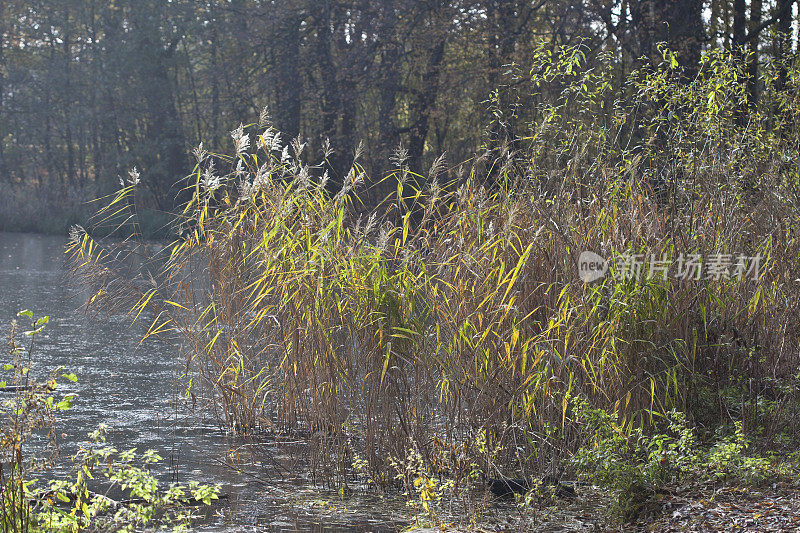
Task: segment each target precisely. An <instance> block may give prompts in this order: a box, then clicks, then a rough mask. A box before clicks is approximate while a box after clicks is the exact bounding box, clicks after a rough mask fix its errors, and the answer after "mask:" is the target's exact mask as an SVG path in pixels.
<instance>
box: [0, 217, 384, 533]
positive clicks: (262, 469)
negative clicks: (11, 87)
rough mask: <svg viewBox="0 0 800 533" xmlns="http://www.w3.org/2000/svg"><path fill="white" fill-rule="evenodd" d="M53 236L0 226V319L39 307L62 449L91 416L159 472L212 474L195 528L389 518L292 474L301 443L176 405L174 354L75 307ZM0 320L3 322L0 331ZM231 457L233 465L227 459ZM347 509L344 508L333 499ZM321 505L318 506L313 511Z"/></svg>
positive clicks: (371, 503) (312, 527) (43, 366)
mask: <svg viewBox="0 0 800 533" xmlns="http://www.w3.org/2000/svg"><path fill="white" fill-rule="evenodd" d="M64 242H65V241H64V239H62V238H58V237H47V236H40V235H29V234H14V233H2V232H0V324H2V326H3V328H5V327H6V326H7V324H9V323H10V321H11V320H12V319H13V318H15V316H16V313H17V312H18V311H19V310H21V309H30V310H31V311H33V313H34V315H35V316H42V315H49V316H50V324H49V325H48V327H47V329H46V330H45V331H44V333H43V335H42V336H41V337H40V338H39V340H38V341H37V343H38V348H37V351H36V356H35V359H34V360H35V365H36V366H35V367H34V373H38V374H39V376H42V375H46V374H47V373H48V372H49V371H50V369H52V368H55V367H58V366H64V367H65V368H66V369H67V370H68V371H69V372H74V373H75V374H76V375H77V376H78V378H79V380H78V382H77V383H75V384H70V385H69V387H70V388H71V389H70V392H74V393H75V394H76V395H77V398H76V401H75V402H74V403H73V408H72V409H70V410H69V411H67V412H65V413H63V414H62V415H61V416H60V420H59V425H58V430H59V433H60V434H61V442H60V448H61V450H62V455H65V456H66V455H68V454H71V453H73V452H74V449H75V446H76V443H78V442H81V441H83V440H85V438H86V434H87V433H88V432H89V431H92V430H94V429H96V428H97V426H98V425H99V424H101V423H105V424H107V425H108V426H109V428H110V431H109V440H110V441H111V442H112V444H113V445H114V446H115V447H117V448H118V449H129V448H133V447H138V448H139V449H140V451H141V450H144V449H146V448H153V449H155V450H157V451H158V452H159V453H160V454H161V455H162V456H163V457H165V458H167V459H168V461H167V463H169V464H170V465H171V467H170V468H169V469H167V468H165V471H164V472H162V477H164V478H165V479H169V478H170V477H171V478H173V479H175V478H176V477H177V480H178V481H181V482H186V481H189V480H197V481H201V482H213V483H221V484H222V485H223V489H222V492H223V494H226V495H227V496H228V499H227V500H225V501H224V502H221V503H220V504H219V505H217V506H216V508H215V510H214V515H213V516H212V517H211V518H210V519H209V520H207V521H206V522H205V523H204V524H202V525H201V526H199V527H198V529H197V530H198V531H275V532H292V531H298V532H300V531H305V532H317V533H321V532H330V533H334V532H367V531H372V532H384V531H395V530H397V529H398V527H399V526H398V523H397V522H393V521H392V518H393V515H392V514H391V513H390V512H388V511H386V510H385V508H386V507H387V504H386V503H385V502H384V501H383V500H380V499H377V498H373V499H370V498H369V497H363V498H362V499H360V500H357V501H353V500H350V501H347V502H337V498H336V495H335V493H326V492H324V491H320V490H317V489H316V488H314V487H313V486H312V485H311V484H310V483H308V480H307V478H306V477H305V476H304V475H303V473H302V472H303V468H302V464H298V461H299V458H300V457H302V450H301V449H298V448H297V446H298V445H286V444H281V443H279V442H270V443H257V445H254V443H248V442H245V441H242V440H241V439H231V438H229V437H227V436H226V435H225V433H224V432H223V431H221V430H220V429H219V428H218V427H217V426H216V425H214V423H213V421H212V420H211V419H205V420H204V419H203V418H202V416H198V415H191V416H189V414H188V413H187V412H186V410H185V409H184V408H183V407H182V406H183V403H182V401H180V400H181V394H180V393H181V387H180V386H179V383H180V381H181V380H180V379H179V376H180V372H181V362H180V360H179V357H178V356H177V355H176V352H175V350H174V349H173V348H172V347H170V346H169V345H167V344H165V343H161V342H158V341H148V342H145V343H143V344H141V345H140V344H139V340H140V338H141V335H142V333H143V331H142V328H141V327H140V326H134V327H131V326H130V320H129V319H128V318H126V317H120V316H112V317H102V316H101V317H94V318H88V317H85V316H84V315H83V313H82V310H81V306H82V303H83V302H84V301H85V295H82V294H80V293H78V292H77V291H76V290H75V289H74V288H71V287H70V286H69V283H68V282H67V278H66V275H65V272H64V269H63V266H62V265H63V259H64V254H63V247H64ZM4 334H5V331H3V335H4ZM232 456H233V457H235V458H236V459H237V465H238V467H239V468H238V471H237V470H236V469H234V468H231V467H230V465H229V463H230V461H231V457H232ZM343 508H347V509H355V511H350V512H347V513H344V512H341V509H343ZM321 517H325V518H321Z"/></svg>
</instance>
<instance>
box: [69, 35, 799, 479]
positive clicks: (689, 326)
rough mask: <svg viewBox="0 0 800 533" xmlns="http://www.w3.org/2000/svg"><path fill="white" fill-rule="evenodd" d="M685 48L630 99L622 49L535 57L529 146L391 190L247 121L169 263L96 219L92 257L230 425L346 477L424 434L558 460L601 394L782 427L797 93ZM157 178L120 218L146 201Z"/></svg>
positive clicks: (626, 402) (404, 453)
mask: <svg viewBox="0 0 800 533" xmlns="http://www.w3.org/2000/svg"><path fill="white" fill-rule="evenodd" d="M559 54H560V55H559ZM554 58H555V59H554ZM665 58H667V61H666V62H665V64H664V65H662V66H661V67H659V68H656V69H652V70H648V71H646V70H642V71H638V72H634V73H633V74H632V75H631V76H630V77H629V82H628V84H627V85H626V86H625V91H624V92H623V94H614V93H613V92H612V88H611V85H610V84H608V83H606V81H607V79H606V78H607V77H608V76H610V75H611V73H612V72H613V69H614V64H613V61H612V60H611V59H610V58H601V60H600V64H599V66H595V67H594V68H588V67H587V66H586V62H585V58H583V57H582V56H581V53H580V50H577V49H564V50H560V51H559V52H558V54H555V55H549V56H548V55H542V57H541V58H540V59H539V62H540V63H537V66H536V67H535V68H534V69H533V70H532V71H531V72H529V73H524V75H525V76H526V77H527V78H528V82H530V94H529V95H528V97H527V98H528V99H527V100H526V102H527V103H528V105H529V106H530V108H529V110H530V120H531V129H530V135H529V136H526V137H524V138H522V139H520V141H519V144H520V145H522V146H525V148H522V149H520V151H519V152H508V151H506V152H503V153H500V154H494V157H493V158H492V159H489V160H487V159H486V158H478V159H476V160H475V161H474V162H473V163H470V164H467V163H465V164H461V165H456V166H455V167H452V168H451V167H448V166H447V164H446V163H445V160H444V159H443V158H440V159H438V160H437V161H436V162H435V164H434V165H433V168H432V169H431V172H430V174H429V175H428V176H421V175H417V174H414V173H412V172H411V171H410V170H409V169H408V168H407V167H406V166H405V162H404V158H403V154H402V152H400V153H398V157H397V159H396V161H395V163H396V168H395V169H394V170H393V171H392V172H391V173H390V174H389V175H388V176H386V177H385V178H384V179H383V180H381V184H382V186H383V187H385V186H386V185H387V184H390V185H391V186H390V187H389V188H390V189H391V192H390V193H389V194H387V196H386V197H385V198H384V200H383V201H382V202H380V204H379V205H377V206H372V208H371V209H367V208H366V207H365V206H363V205H362V203H361V201H360V197H361V194H362V192H363V191H365V190H367V189H368V188H369V187H370V184H369V180H367V179H366V177H365V176H364V172H363V168H362V167H361V166H360V165H359V163H358V161H356V162H355V163H354V164H353V167H352V169H351V171H350V173H349V174H348V175H347V176H346V177H345V179H344V180H343V181H344V183H343V187H342V189H341V190H340V191H339V192H338V193H335V194H332V193H330V192H328V187H327V185H326V182H327V174H326V173H325V172H324V170H323V169H324V166H325V165H324V160H322V161H318V162H316V163H310V162H308V161H307V160H306V159H305V158H304V149H305V145H304V144H303V143H302V142H300V141H299V140H296V141H294V142H292V143H289V144H285V143H283V142H282V139H281V138H280V135H279V133H278V132H276V131H275V130H273V129H272V128H267V129H265V130H262V129H257V128H258V125H250V126H247V127H244V126H240V127H239V128H238V129H236V130H235V131H233V132H232V138H233V142H234V146H235V151H234V153H233V154H232V155H230V156H223V155H212V154H209V153H207V152H206V151H205V150H204V149H203V148H202V145H201V147H199V148H198V149H197V150H196V151H195V156H196V157H197V166H196V167H195V169H194V173H193V183H192V185H191V186H190V187H191V190H192V192H193V199H192V200H191V201H190V202H189V204H188V205H187V206H186V208H185V210H184V212H183V213H182V215H181V216H180V218H179V223H180V229H179V231H180V232H181V238H179V239H178V240H176V241H175V242H174V243H172V244H171V245H170V246H169V247H168V249H167V251H168V254H167V253H165V254H163V255H164V257H163V259H162V260H159V259H158V258H155V260H148V261H146V262H145V264H144V265H143V266H142V265H141V264H140V263H141V262H140V261H138V260H133V259H132V258H133V257H134V256H135V255H136V254H138V253H139V251H140V249H141V248H139V247H137V246H134V245H132V244H131V241H123V242H122V243H116V244H115V243H113V242H98V241H96V240H94V239H93V238H92V237H91V236H90V235H88V234H86V233H85V232H76V233H75V234H74V235H73V239H72V245H71V248H70V253H71V256H72V258H73V261H74V264H75V267H76V270H75V271H76V273H77V274H78V275H79V276H80V277H81V279H82V280H83V281H84V282H85V283H86V284H88V285H90V286H92V287H93V288H94V296H92V303H95V304H101V305H106V306H109V305H110V306H119V305H122V306H124V307H125V308H127V309H128V310H129V311H130V312H131V313H132V315H133V316H135V317H136V318H140V317H142V316H147V320H149V321H151V325H150V328H149V331H148V333H147V335H148V336H151V335H161V334H167V333H169V334H174V333H177V334H178V335H179V336H180V337H181V338H182V339H183V341H184V342H185V353H186V354H187V356H186V357H187V365H188V367H190V368H191V369H193V371H194V372H195V373H196V375H197V376H198V377H199V382H200V383H202V385H203V387H204V390H205V392H206V393H207V395H208V396H209V397H210V398H212V399H213V405H214V406H215V407H216V408H217V409H218V412H219V414H220V417H221V419H222V420H224V421H225V422H226V423H227V424H228V426H229V427H230V428H232V429H235V430H237V431H243V432H252V431H259V430H269V431H297V432H301V433H303V434H305V435H306V436H308V437H309V439H310V442H311V443H312V449H313V450H316V451H317V452H318V453H317V454H316V455H315V461H314V465H315V468H318V469H319V471H320V472H322V473H324V474H327V475H328V476H331V477H337V478H339V479H341V480H345V479H346V478H347V476H348V475H349V473H350V472H352V468H351V467H352V465H353V464H357V465H358V468H357V470H358V471H359V472H360V473H362V474H363V475H365V476H367V477H368V478H369V479H370V480H372V481H373V482H375V483H377V484H384V485H385V484H390V483H392V481H393V479H394V473H393V472H394V471H393V470H392V468H391V467H390V466H389V465H390V462H391V464H394V465H398V464H403V461H404V460H405V458H406V457H408V456H409V451H410V450H411V451H413V455H414V457H419V461H418V462H419V464H420V465H423V466H421V467H420V468H424V469H426V471H428V472H429V473H431V475H434V474H437V473H447V475H448V476H450V477H451V478H453V479H454V480H455V484H456V486H458V484H459V483H461V482H462V481H463V482H466V480H467V478H468V477H469V476H470V474H473V473H474V471H475V469H476V468H477V469H478V470H480V471H482V472H483V474H484V475H488V476H492V475H493V474H494V473H496V472H498V471H499V472H512V471H513V472H532V471H542V470H544V469H547V468H550V469H552V468H554V467H555V464H556V463H558V461H560V459H561V458H562V457H563V456H564V455H566V454H568V453H569V451H570V450H572V449H574V448H575V447H576V446H577V445H578V444H579V443H578V438H579V437H578V435H577V432H576V431H574V430H573V429H572V428H573V417H572V413H571V411H570V407H569V406H570V401H569V399H570V398H571V397H574V396H575V395H577V394H582V395H585V396H586V397H587V398H589V399H590V401H592V402H593V403H594V404H596V405H598V406H602V407H604V408H608V409H612V410H614V411H616V413H617V414H618V416H620V417H622V419H623V420H624V421H625V423H624V424H623V426H627V427H633V426H634V425H640V426H641V425H643V426H646V425H647V424H650V423H653V421H654V416H656V415H657V414H659V413H662V412H665V411H667V410H670V409H675V408H677V409H679V410H682V411H685V412H688V413H689V415H690V416H691V417H694V418H695V419H697V420H707V419H709V418H715V419H716V420H718V421H719V420H721V419H723V418H724V417H727V416H729V414H728V413H730V408H731V405H733V404H736V405H740V408H739V410H738V411H737V413H736V417H738V418H740V419H744V420H745V426H746V427H757V426H758V425H763V423H764V420H763V419H762V420H760V419H759V417H761V418H763V417H764V416H765V414H764V413H763V412H762V411H759V410H758V409H757V405H756V404H757V399H758V398H759V397H763V396H764V395H767V394H771V395H774V397H775V398H776V399H777V400H776V401H778V402H779V405H780V409H782V410H783V411H784V412H787V411H789V410H791V409H795V410H796V409H797V405H796V398H794V396H791V395H786V394H782V395H781V394H779V391H778V390H777V389H778V387H779V382H780V380H781V379H783V378H786V377H787V376H789V375H791V374H792V373H793V372H795V371H796V368H797V363H798V351H797V348H796V347H797V346H798V342H797V340H798V339H797V337H798V331H800V329H799V328H798V316H800V315H798V305H800V304H799V303H798V302H800V299H798V284H797V280H796V274H795V273H794V272H793V269H794V266H795V264H796V258H797V257H798V254H800V241H798V235H797V231H798V230H797V228H799V227H800V225H799V224H798V223H799V222H800V220H798V210H797V207H798V202H797V201H798V196H797V195H796V193H795V191H797V190H799V189H798V183H800V182H799V181H798V177H797V164H798V159H797V149H796V145H795V144H793V142H794V141H796V139H797V131H798V129H797V123H796V121H797V118H796V117H797V113H798V109H800V106H798V103H797V101H796V88H794V89H791V90H785V91H784V92H779V91H777V89H775V88H773V87H768V88H767V90H765V92H764V94H765V95H767V96H764V99H763V101H768V102H780V105H781V106H783V107H782V108H781V109H782V111H781V113H782V114H781V115H779V116H776V115H772V116H771V117H768V116H767V115H765V114H762V113H761V112H760V111H759V110H758V109H750V108H748V105H749V104H748V102H747V100H746V96H745V95H744V93H743V92H742V91H743V90H744V87H745V83H746V82H745V81H744V78H743V77H742V76H741V69H740V65H737V64H736V62H735V60H733V59H731V58H730V57H729V56H725V55H719V54H717V55H710V56H706V58H705V59H704V64H703V67H702V68H701V69H700V74H699V75H698V77H697V78H696V79H695V80H694V81H691V82H687V81H686V80H684V79H682V78H681V76H677V75H675V74H674V72H673V71H674V68H673V67H672V63H671V62H670V61H669V60H668V59H669V55H668V54H666V53H665ZM790 80H791V82H790V84H789V85H790V86H791V87H796V83H797V80H798V77H797V73H796V71H795V70H791V71H790ZM791 91H795V92H791ZM769 95H772V96H771V97H769V98H771V100H770V99H769V98H768V96H769ZM793 95H794V96H793ZM762 105H771V104H762ZM742 113H746V114H747V116H748V117H749V118H748V120H742V119H741V116H742ZM780 117H784V118H780ZM251 144H252V146H251ZM135 191H136V187H135V184H133V183H131V184H128V185H126V186H125V187H124V188H123V189H122V190H121V191H120V192H119V194H118V195H116V196H115V197H113V198H112V199H111V202H110V206H109V207H108V208H107V209H106V210H104V211H103V212H101V213H100V215H99V216H100V217H107V216H109V215H111V214H114V215H115V216H118V212H119V211H123V212H127V211H126V210H131V209H132V208H133V206H135V202H133V201H131V197H132V195H135ZM131 215H132V216H133V215H134V213H133V211H131ZM585 250H591V251H595V252H597V253H599V254H601V255H602V256H604V257H607V258H609V260H610V261H611V262H612V264H613V263H614V261H615V260H619V259H620V257H622V256H623V255H625V254H643V255H644V256H645V257H646V261H649V260H650V255H651V254H652V257H654V258H656V259H658V260H661V259H663V258H671V259H673V260H676V259H677V258H678V257H679V256H680V255H681V254H683V255H684V256H687V257H688V256H689V255H690V254H701V255H703V256H704V257H709V256H710V255H712V254H731V255H733V256H737V255H738V254H743V255H746V256H748V257H752V256H756V255H760V257H761V263H760V268H759V271H758V274H757V275H753V273H752V272H751V275H747V276H743V277H742V278H741V279H739V278H737V277H736V276H733V275H729V276H719V279H699V280H695V279H676V278H675V277H674V276H673V275H672V274H670V275H668V276H666V277H664V276H654V277H650V278H647V276H646V274H647V272H646V269H647V268H648V265H645V272H644V274H645V276H643V277H642V278H641V279H639V280H634V279H628V280H622V279H618V278H617V277H615V276H614V275H613V274H614V273H616V271H617V269H616V268H615V267H614V266H612V268H611V272H610V273H609V275H607V276H606V277H604V278H603V279H601V280H598V281H595V282H593V283H591V284H586V283H584V282H583V281H581V279H580V278H579V277H578V270H577V260H578V256H579V254H580V253H581V252H582V251H585ZM731 272H732V271H731ZM731 390H734V391H736V392H735V393H734V396H736V395H737V394H738V395H740V397H738V400H736V401H735V402H733V403H731V402H730V401H728V403H725V404H724V405H723V400H722V399H721V398H726V397H725V396H724V394H722V393H723V392H725V391H728V392H729V391H731ZM728 400H729V398H728ZM739 400H741V401H740V402H739ZM726 401H727V400H726ZM754 401H755V403H754ZM775 420H777V419H770V423H773V422H774V423H776V424H777V422H775ZM776 431H777V426H776ZM415 464H416V463H415Z"/></svg>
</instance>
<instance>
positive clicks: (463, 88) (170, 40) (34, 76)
mask: <svg viewBox="0 0 800 533" xmlns="http://www.w3.org/2000/svg"><path fill="white" fill-rule="evenodd" d="M795 4H796V2H795V1H794V0H750V1H748V0H710V1H701V0H640V1H636V0H569V1H568V0H533V1H531V0H481V1H477V0H449V1H448V0H380V1H375V0H274V1H268V0H226V1H205V2H195V1H188V0H174V1H172V2H166V1H163V0H115V1H111V2H109V1H106V0H104V1H102V2H100V1H96V0H24V1H23V0H0V38H1V39H2V46H0V184H3V183H4V184H6V185H5V186H7V187H29V188H34V189H36V188H38V189H40V190H41V189H42V188H47V189H48V190H50V191H58V194H67V193H69V194H72V195H77V196H81V197H89V196H93V195H96V194H99V193H103V192H108V191H110V190H112V189H113V188H114V187H115V186H116V184H117V181H118V179H119V176H121V175H125V174H126V172H127V170H128V169H129V168H131V167H133V166H136V167H138V168H139V169H140V170H141V172H142V176H143V184H144V185H146V186H147V188H148V190H149V191H150V192H151V193H152V201H153V203H154V204H155V205H157V206H158V207H160V208H162V209H169V208H171V207H172V206H173V205H174V204H175V203H176V202H177V201H179V195H178V189H177V188H176V187H175V186H174V183H175V181H176V180H178V179H179V178H181V177H183V176H184V175H185V174H186V173H187V172H188V170H190V166H191V161H190V158H189V150H190V149H191V147H193V146H195V145H196V144H197V143H198V142H200V141H203V142H204V143H205V146H206V147H207V148H210V149H219V150H227V149H228V148H229V144H228V143H229V142H230V139H229V137H228V132H229V131H230V130H232V129H234V128H235V127H237V126H238V124H239V122H240V121H244V122H247V121H252V120H255V118H256V117H257V116H258V115H259V111H260V110H261V109H262V108H263V107H264V106H267V107H268V108H269V109H270V111H271V117H272V120H273V122H274V125H275V127H276V128H278V129H279V130H280V131H281V132H283V134H284V137H285V138H286V139H287V140H288V139H290V138H293V137H296V136H298V135H299V136H302V137H303V138H304V139H306V140H309V141H311V143H310V146H315V147H316V148H315V149H317V150H319V146H321V144H322V142H323V140H324V139H329V140H330V145H331V146H332V147H333V149H334V153H333V155H332V156H331V157H330V158H329V164H330V169H329V170H330V172H331V175H332V176H333V179H334V180H336V179H337V178H338V179H341V177H342V174H343V173H344V172H346V170H347V168H349V164H350V161H351V160H352V158H353V154H354V152H355V151H356V147H357V146H358V145H359V143H360V142H362V141H363V143H364V152H365V154H366V157H365V164H366V166H367V168H368V169H369V170H370V171H371V172H372V173H373V174H374V175H380V174H381V173H382V172H384V171H385V170H386V169H387V168H388V166H389V164H390V163H389V159H390V154H391V153H392V151H393V150H394V149H395V147H396V146H397V145H398V143H400V142H402V143H403V145H404V146H405V148H406V149H407V150H408V160H409V164H410V167H411V168H412V169H413V170H417V171H421V170H422V169H423V168H424V166H425V165H426V164H427V163H428V162H429V161H430V160H431V159H432V158H434V157H436V156H437V155H438V154H440V153H442V152H444V151H447V152H448V154H449V157H450V160H451V161H453V160H455V161H457V160H460V158H465V157H468V156H469V155H470V154H472V153H474V151H475V150H476V149H477V148H478V147H480V146H482V145H485V146H488V147H489V148H491V147H492V146H495V145H498V144H502V143H503V142H507V141H508V140H509V139H511V138H513V137H514V135H515V134H516V132H515V128H517V127H519V126H518V125H515V124H514V123H513V120H503V118H502V117H501V116H500V115H502V112H500V111H498V110H500V109H502V108H503V107H504V106H506V105H507V104H508V103H509V102H507V101H504V98H505V94H506V92H505V91H504V87H507V86H508V84H509V83H513V82H512V81H510V80H509V77H508V76H507V75H506V72H507V70H508V67H507V66H508V65H509V64H511V63H516V64H518V65H520V66H522V67H524V66H525V65H526V58H527V57H529V55H530V54H531V52H532V50H534V49H535V48H536V47H537V46H541V45H542V43H545V45H546V46H556V45H559V44H576V43H578V42H581V43H583V44H584V45H585V47H586V49H587V50H588V51H589V54H590V55H591V54H593V53H600V52H606V53H610V54H612V55H613V57H615V58H616V61H617V64H618V68H619V72H620V76H619V80H622V79H624V75H625V74H626V73H627V72H629V71H630V70H631V69H633V68H636V67H637V66H638V65H640V64H641V63H642V62H646V61H653V62H656V61H660V60H662V59H663V58H662V55H661V48H659V43H666V44H667V46H669V47H670V48H671V49H673V50H675V51H676V52H677V56H676V57H677V58H678V60H679V61H680V62H681V65H682V66H683V67H684V72H685V75H686V76H687V77H690V76H691V75H692V73H693V72H694V71H696V68H697V66H698V63H699V58H700V54H701V51H702V50H704V49H708V48H713V47H727V48H730V49H734V50H736V51H737V53H740V54H741V57H742V60H743V61H746V62H747V68H748V70H749V72H750V74H751V75H752V79H753V82H752V83H751V85H750V88H749V92H750V97H751V99H753V100H755V99H757V98H758V91H759V83H758V81H757V78H758V75H759V72H760V67H761V66H762V65H764V64H765V63H766V62H768V61H770V60H771V59H772V58H776V57H780V58H787V57H790V56H792V55H796V54H797V41H796V38H795V36H794V33H795V32H796V25H795V21H796V5H795ZM784 82H785V80H784ZM778 83H781V81H780V80H779V82H778ZM496 89H500V90H496ZM492 110H495V111H496V112H492Z"/></svg>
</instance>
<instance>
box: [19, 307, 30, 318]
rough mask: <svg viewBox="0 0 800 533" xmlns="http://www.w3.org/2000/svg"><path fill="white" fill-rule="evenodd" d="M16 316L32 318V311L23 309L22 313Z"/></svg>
mask: <svg viewBox="0 0 800 533" xmlns="http://www.w3.org/2000/svg"><path fill="white" fill-rule="evenodd" d="M17 316H26V317H28V318H33V311H30V310H29V309H25V310H24V311H20V312H19V313H17Z"/></svg>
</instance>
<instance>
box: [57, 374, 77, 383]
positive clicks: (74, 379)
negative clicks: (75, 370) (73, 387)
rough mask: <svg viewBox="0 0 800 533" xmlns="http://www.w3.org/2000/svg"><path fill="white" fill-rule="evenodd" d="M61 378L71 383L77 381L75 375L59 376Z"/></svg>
mask: <svg viewBox="0 0 800 533" xmlns="http://www.w3.org/2000/svg"><path fill="white" fill-rule="evenodd" d="M61 377H62V378H66V379H68V380H70V381H71V382H73V383H75V382H77V381H78V376H76V375H75V374H61Z"/></svg>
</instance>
